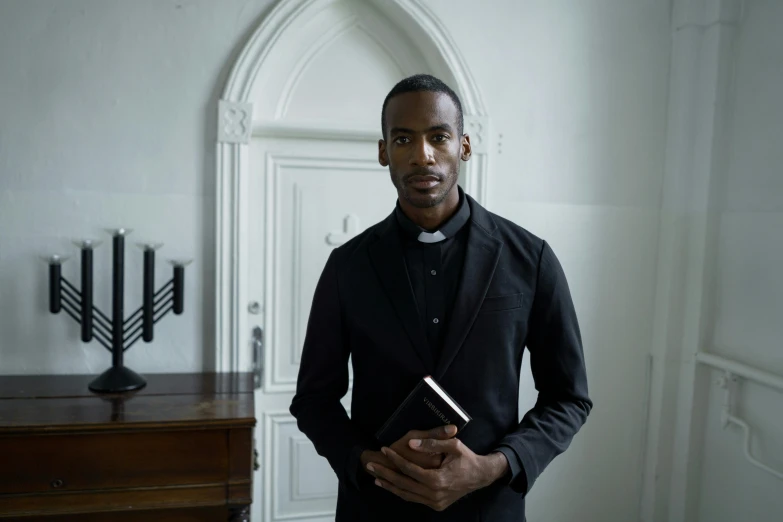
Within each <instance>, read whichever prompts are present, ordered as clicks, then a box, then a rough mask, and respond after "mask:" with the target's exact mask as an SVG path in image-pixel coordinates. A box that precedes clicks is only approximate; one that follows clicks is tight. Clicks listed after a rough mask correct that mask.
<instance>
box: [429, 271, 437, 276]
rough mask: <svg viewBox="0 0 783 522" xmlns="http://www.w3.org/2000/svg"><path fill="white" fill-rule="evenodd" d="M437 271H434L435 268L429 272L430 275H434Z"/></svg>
mask: <svg viewBox="0 0 783 522" xmlns="http://www.w3.org/2000/svg"><path fill="white" fill-rule="evenodd" d="M437 273H438V272H436V271H435V270H433V271H431V272H430V274H432V275H435V274H437Z"/></svg>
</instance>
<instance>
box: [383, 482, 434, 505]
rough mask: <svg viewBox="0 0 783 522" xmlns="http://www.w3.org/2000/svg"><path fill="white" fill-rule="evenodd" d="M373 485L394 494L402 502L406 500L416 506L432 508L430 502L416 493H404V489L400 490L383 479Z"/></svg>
mask: <svg viewBox="0 0 783 522" xmlns="http://www.w3.org/2000/svg"><path fill="white" fill-rule="evenodd" d="M375 485H376V486H379V487H382V488H383V489H385V490H388V491H390V492H391V493H394V494H395V495H397V496H398V497H400V498H401V499H403V500H407V501H408V502H416V503H418V504H424V505H425V506H432V502H431V501H430V500H428V499H426V498H424V497H422V496H421V495H418V494H416V493H412V492H410V491H406V490H404V489H400V488H398V487H397V486H395V485H394V484H392V483H391V482H388V481H386V480H383V479H375Z"/></svg>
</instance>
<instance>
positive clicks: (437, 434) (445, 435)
mask: <svg viewBox="0 0 783 522" xmlns="http://www.w3.org/2000/svg"><path fill="white" fill-rule="evenodd" d="M456 434H457V427H456V426H454V425H453V424H449V425H448V426H439V427H437V428H432V429H431V430H427V431H425V432H424V436H423V437H419V438H421V439H441V440H445V439H450V438H451V437H453V436H454V435H456Z"/></svg>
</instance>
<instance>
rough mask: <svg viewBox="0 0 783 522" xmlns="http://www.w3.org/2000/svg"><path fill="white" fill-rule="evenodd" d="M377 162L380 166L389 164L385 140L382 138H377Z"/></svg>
mask: <svg viewBox="0 0 783 522" xmlns="http://www.w3.org/2000/svg"><path fill="white" fill-rule="evenodd" d="M378 163H380V164H381V167H388V166H389V156H388V155H387V154H386V142H385V141H384V140H378Z"/></svg>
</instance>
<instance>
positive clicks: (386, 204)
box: [247, 137, 396, 521]
mask: <svg viewBox="0 0 783 522" xmlns="http://www.w3.org/2000/svg"><path fill="white" fill-rule="evenodd" d="M376 157H377V145H376V143H375V142H374V141H346V140H338V139H333V140H324V139H286V138H282V139H280V138H274V137H260V138H254V139H253V140H252V141H251V155H250V162H251V165H253V166H254V168H253V169H252V171H251V176H250V178H249V180H248V189H249V191H250V194H249V195H250V200H251V201H253V202H254V204H252V205H251V206H249V207H248V223H249V225H248V235H249V236H250V237H252V241H251V248H250V250H249V252H248V253H249V259H250V260H251V262H250V263H249V266H248V268H249V273H248V278H247V281H248V285H249V286H248V293H249V295H252V296H264V298H263V302H261V303H259V306H258V307H254V306H251V307H249V308H248V314H249V323H248V326H249V327H250V329H251V331H253V330H255V332H259V331H262V332H263V347H264V351H265V354H264V363H265V371H264V381H265V382H263V383H262V388H261V389H260V390H259V391H258V392H257V393H256V418H257V419H258V427H257V429H256V444H257V447H258V450H259V454H260V457H259V458H260V462H259V463H260V466H261V469H260V472H259V473H257V474H256V477H255V491H254V499H255V501H254V507H255V511H254V513H253V520H280V519H286V518H296V519H297V520H303V521H316V520H318V521H320V520H333V519H334V508H335V503H336V498H337V496H336V495H337V479H336V477H335V475H334V472H333V471H332V469H331V468H330V467H329V464H328V462H327V461H326V459H324V458H322V457H320V456H319V455H318V454H317V453H316V452H315V448H314V447H313V445H312V443H311V442H310V441H309V440H308V439H307V438H306V437H305V436H304V435H303V434H302V433H301V432H299V430H298V429H297V427H296V421H295V419H294V418H293V417H292V416H291V415H290V414H289V412H288V407H289V405H290V404H291V399H292V398H293V394H294V391H295V387H296V378H297V372H298V370H299V361H300V358H301V354H302V345H303V342H304V335H305V330H306V327H307V319H308V315H309V312H310V304H311V302H312V297H313V292H314V290H315V286H316V283H317V282H318V277H319V276H320V274H321V270H322V269H323V266H324V264H325V263H326V259H327V257H328V256H329V253H330V252H331V250H332V249H333V248H335V247H337V246H339V245H341V244H343V243H345V242H346V241H348V240H349V239H350V238H352V237H353V236H355V235H356V234H357V233H358V232H360V231H361V230H363V229H365V228H367V227H368V226H370V225H372V224H374V223H376V222H378V221H380V220H382V219H383V218H384V217H386V216H387V215H388V214H389V212H391V210H392V209H393V208H394V204H395V201H396V191H395V190H394V187H393V185H392V183H391V181H390V180H389V174H388V171H387V170H386V169H384V168H382V167H381V166H380V165H379V164H378V161H377V159H376ZM253 312H258V313H253ZM344 405H345V407H346V409H347V410H349V412H350V390H349V392H348V395H346V397H345V399H344Z"/></svg>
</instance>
